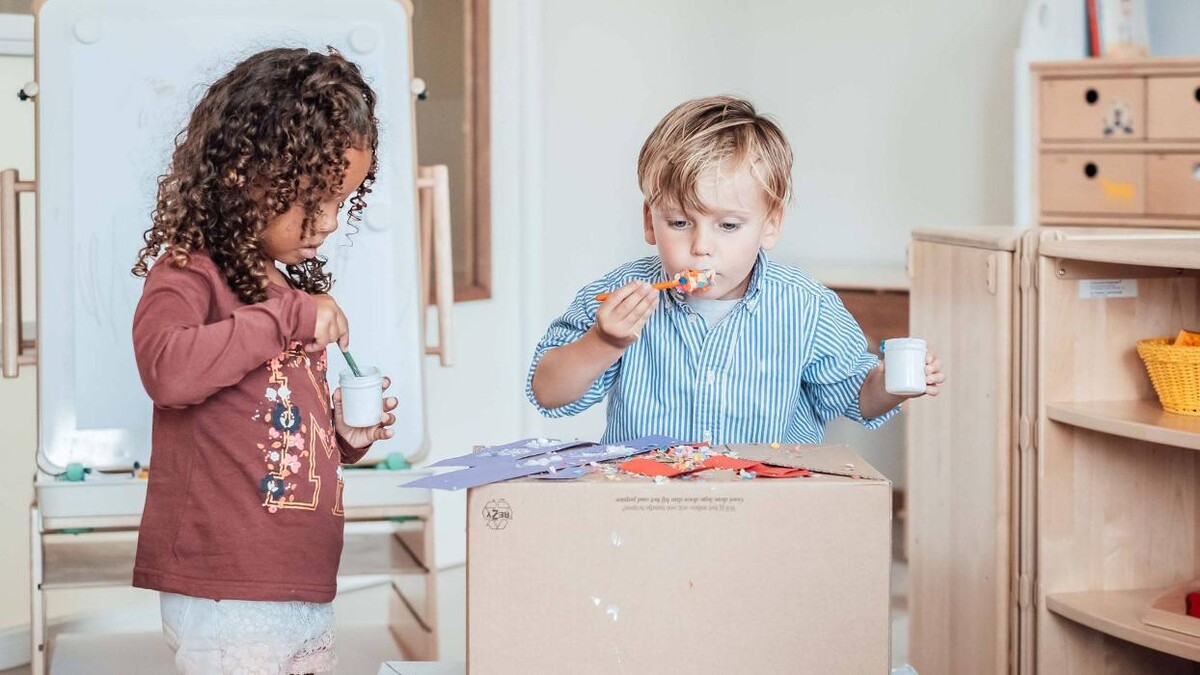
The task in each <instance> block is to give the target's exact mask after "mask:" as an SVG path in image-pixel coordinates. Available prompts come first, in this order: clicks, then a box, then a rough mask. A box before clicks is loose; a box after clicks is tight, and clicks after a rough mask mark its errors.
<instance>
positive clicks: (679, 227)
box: [667, 220, 688, 230]
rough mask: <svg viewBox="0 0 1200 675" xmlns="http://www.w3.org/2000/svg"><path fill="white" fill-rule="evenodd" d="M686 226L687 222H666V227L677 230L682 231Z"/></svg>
mask: <svg viewBox="0 0 1200 675" xmlns="http://www.w3.org/2000/svg"><path fill="white" fill-rule="evenodd" d="M687 224H688V221H686V220H668V221H667V226H668V227H673V228H675V229H677V230H682V229H683V228H685V227H687Z"/></svg>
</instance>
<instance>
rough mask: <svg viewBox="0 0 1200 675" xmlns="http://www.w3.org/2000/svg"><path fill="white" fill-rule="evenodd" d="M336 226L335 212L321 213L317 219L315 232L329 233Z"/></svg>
mask: <svg viewBox="0 0 1200 675" xmlns="http://www.w3.org/2000/svg"><path fill="white" fill-rule="evenodd" d="M337 228H338V221H337V214H336V213H334V214H332V215H326V214H322V215H321V217H320V218H319V219H318V220H317V232H319V233H321V234H330V233H332V232H333V231H334V230H336V229H337Z"/></svg>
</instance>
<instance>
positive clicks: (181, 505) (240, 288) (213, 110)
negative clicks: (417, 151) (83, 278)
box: [133, 49, 396, 675]
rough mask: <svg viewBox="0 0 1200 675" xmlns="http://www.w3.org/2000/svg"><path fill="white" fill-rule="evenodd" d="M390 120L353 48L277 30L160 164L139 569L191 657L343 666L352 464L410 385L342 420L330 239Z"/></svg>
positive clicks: (229, 668) (142, 324)
mask: <svg viewBox="0 0 1200 675" xmlns="http://www.w3.org/2000/svg"><path fill="white" fill-rule="evenodd" d="M377 140H378V129H377V120H376V119H375V94H374V92H372V91H371V89H370V87H368V86H367V84H366V82H365V81H364V80H363V77H362V73H361V72H360V71H359V69H358V67H357V66H356V65H354V64H353V63H351V62H349V61H347V60H346V59H345V58H343V57H342V56H341V55H340V54H337V53H336V52H333V51H332V50H331V52H330V53H329V54H320V53H314V52H310V51H307V50H304V49H275V50H270V51H266V52H262V53H260V54H256V55H254V56H252V57H250V58H248V59H246V60H245V61H243V62H242V63H240V64H238V65H237V66H236V67H235V68H234V69H233V70H232V71H231V72H230V73H229V74H227V75H226V76H225V77H223V78H221V79H220V80H218V81H217V82H216V83H215V84H213V85H212V86H211V87H210V88H209V89H208V91H207V93H206V94H205V95H204V97H203V99H202V100H201V101H200V103H199V104H198V105H197V106H196V109H195V111H194V112H193V113H192V116H191V120H190V121H189V122H188V125H187V129H186V130H185V131H184V133H182V134H180V136H179V138H178V139H177V143H176V148H175V153H174V156H173V157H172V160H171V166H170V168H169V170H168V171H167V173H166V174H165V175H164V176H162V177H161V178H160V179H159V185H158V200H157V205H156V208H155V210H154V214H153V226H152V227H151V228H150V229H149V230H147V231H146V234H145V240H146V245H145V247H144V248H143V249H142V250H141V252H140V254H139V257H138V262H137V264H136V265H134V267H133V273H134V274H135V275H137V276H143V277H145V278H146V285H145V288H144V290H143V292H142V298H141V302H140V303H139V304H138V308H137V312H136V313H135V315H134V320H133V343H134V351H135V353H136V357H137V364H138V369H139V371H140V373H141V377H142V383H143V384H144V385H145V387H146V392H147V393H148V394H149V395H150V398H151V399H152V400H153V401H154V426H153V447H152V451H151V452H152V454H151V465H152V466H153V470H152V471H151V473H150V482H149V491H148V493H147V495H146V506H145V512H144V514H143V516H142V525H141V532H140V535H139V537H138V550H137V562H136V564H135V566H134V573H133V585H134V586H138V587H141V588H150V589H155V590H158V591H160V592H161V594H162V615H163V631H164V633H165V634H166V637H167V642H168V643H169V644H170V645H171V647H172V649H174V650H175V663H176V666H177V668H178V669H179V671H180V672H183V673H271V674H272V675H274V674H276V673H311V672H318V671H329V670H332V669H333V667H334V664H335V656H334V651H333V613H332V605H331V604H330V603H331V601H332V600H333V596H334V593H335V591H336V575H337V568H338V559H339V557H340V555H341V551H342V525H343V513H342V480H341V475H342V470H341V464H342V463H353V462H356V461H358V460H359V459H360V458H361V457H362V456H363V455H364V454H365V453H366V451H367V448H368V447H369V446H370V445H371V443H372V442H373V441H376V440H380V439H384V438H390V437H391V436H392V430H391V429H390V428H389V426H390V425H391V424H392V423H393V422H395V416H394V415H393V414H392V413H390V412H388V411H391V410H393V409H394V408H395V407H396V400H395V399H394V398H391V397H389V398H388V399H386V400H385V401H384V402H383V406H382V410H381V412H380V420H379V423H378V424H376V425H375V426H374V427H370V428H351V427H348V426H346V424H345V423H344V422H343V421H342V415H341V391H340V390H338V391H335V392H333V395H332V397H331V396H330V392H329V387H328V385H327V384H326V380H325V371H326V369H327V368H328V364H327V363H326V359H325V347H326V346H327V345H329V344H330V343H333V342H336V343H338V344H339V345H340V346H341V347H342V348H345V347H346V346H347V344H348V342H349V338H350V334H349V328H348V326H347V322H346V316H345V315H344V314H343V313H342V310H341V309H339V308H338V305H337V303H336V302H334V300H333V298H332V297H330V296H329V295H327V292H328V291H329V288H330V285H331V284H332V279H331V278H330V275H329V273H328V272H326V271H325V270H324V264H325V261H324V260H323V259H322V258H319V257H317V247H318V246H320V245H321V242H323V241H324V240H325V238H326V237H328V236H329V235H330V234H331V233H332V232H333V231H334V230H336V229H337V214H338V211H339V210H341V208H342V207H343V205H345V204H349V205H350V206H349V221H350V222H351V223H353V222H355V221H357V220H358V219H359V218H360V214H361V212H362V210H363V208H364V207H365V206H366V202H365V201H364V198H365V196H366V195H367V193H369V192H370V188H371V184H372V182H373V181H374V179H375V168H376V163H375V149H376V145H377ZM155 258H157V260H156V261H155V262H154V263H153V266H152V267H151V262H150V261H151V260H152V259H155ZM279 263H282V265H283V269H282V270H281V269H280V267H279V266H278V264H279ZM388 384H389V383H388V382H387V381H386V380H385V382H384V386H385V387H386V386H388ZM331 398H332V406H331V404H330V400H331Z"/></svg>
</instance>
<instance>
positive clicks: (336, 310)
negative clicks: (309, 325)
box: [304, 293, 350, 352]
mask: <svg viewBox="0 0 1200 675" xmlns="http://www.w3.org/2000/svg"><path fill="white" fill-rule="evenodd" d="M312 299H313V300H314V301H315V302H316V303H317V330H316V332H315V335H314V337H313V341H312V342H310V343H308V344H307V345H305V346H304V349H305V351H308V352H320V351H323V350H324V349H325V347H327V346H329V344H331V343H333V342H336V343H337V344H338V347H341V349H342V351H346V349H347V348H348V347H349V346H350V322H349V321H348V320H347V319H346V314H345V313H344V312H342V308H341V307H338V304H337V302H336V301H334V299H333V296H331V295H327V294H325V293H321V294H319V295H314V296H312Z"/></svg>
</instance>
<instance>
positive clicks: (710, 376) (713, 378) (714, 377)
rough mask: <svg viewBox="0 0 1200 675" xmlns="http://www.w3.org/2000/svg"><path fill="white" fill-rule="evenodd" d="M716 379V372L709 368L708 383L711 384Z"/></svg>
mask: <svg viewBox="0 0 1200 675" xmlns="http://www.w3.org/2000/svg"><path fill="white" fill-rule="evenodd" d="M716 380H717V374H716V373H714V372H713V371H711V370H710V371H708V383H709V384H712V383H713V382H715V381H716Z"/></svg>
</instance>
